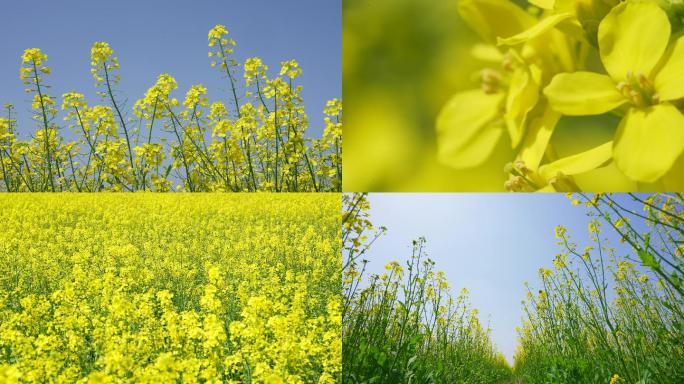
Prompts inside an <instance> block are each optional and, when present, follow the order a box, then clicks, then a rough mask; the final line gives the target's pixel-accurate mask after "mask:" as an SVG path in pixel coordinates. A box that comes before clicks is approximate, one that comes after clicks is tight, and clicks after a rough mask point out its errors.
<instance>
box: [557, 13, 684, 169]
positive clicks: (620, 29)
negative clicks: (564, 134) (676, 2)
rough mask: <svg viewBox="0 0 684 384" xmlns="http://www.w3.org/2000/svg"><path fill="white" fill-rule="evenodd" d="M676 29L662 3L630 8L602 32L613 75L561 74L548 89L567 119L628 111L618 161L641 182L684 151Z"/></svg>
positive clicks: (683, 74) (615, 151)
mask: <svg viewBox="0 0 684 384" xmlns="http://www.w3.org/2000/svg"><path fill="white" fill-rule="evenodd" d="M670 29H671V28H670V22H669V20H668V17H667V14H666V13H665V12H664V11H663V10H662V9H661V8H660V7H659V6H658V5H657V4H656V3H654V2H635V1H628V2H624V3H622V4H620V5H618V6H616V7H614V8H613V9H612V10H611V11H610V12H609V13H608V14H607V15H606V17H605V18H604V19H603V20H602V21H601V23H600V25H599V28H598V46H599V52H600V55H601V60H602V62H603V65H604V66H605V68H606V71H607V72H608V75H603V74H598V73H594V72H573V73H561V74H558V75H556V76H555V77H554V78H553V80H552V81H551V83H550V84H549V85H548V86H547V87H546V88H545V89H544V94H545V95H546V96H547V97H548V99H549V103H550V104H551V106H552V107H553V108H554V109H555V110H556V111H558V112H560V113H563V114H565V115H596V114H602V113H605V112H609V111H612V110H615V109H619V110H620V111H623V112H624V116H623V118H622V120H621V122H620V124H619V126H618V130H617V132H616V134H615V139H614V142H613V145H612V157H613V158H614V160H615V163H616V165H617V167H618V168H619V169H620V170H621V171H622V172H624V174H625V175H627V176H628V177H630V178H631V179H633V180H635V181H641V182H654V181H656V180H658V179H659V178H660V177H662V176H663V175H665V174H666V173H667V172H668V171H669V170H670V168H671V167H672V166H673V164H674V162H675V161H676V160H677V158H678V157H679V156H680V155H681V154H682V152H683V151H684V116H682V113H681V112H680V111H679V110H678V108H677V107H676V106H675V105H674V104H673V102H674V101H676V100H677V99H680V98H682V97H684V70H683V69H682V68H683V65H684V64H683V63H684V39H683V38H681V37H680V38H676V39H675V40H674V41H672V42H670Z"/></svg>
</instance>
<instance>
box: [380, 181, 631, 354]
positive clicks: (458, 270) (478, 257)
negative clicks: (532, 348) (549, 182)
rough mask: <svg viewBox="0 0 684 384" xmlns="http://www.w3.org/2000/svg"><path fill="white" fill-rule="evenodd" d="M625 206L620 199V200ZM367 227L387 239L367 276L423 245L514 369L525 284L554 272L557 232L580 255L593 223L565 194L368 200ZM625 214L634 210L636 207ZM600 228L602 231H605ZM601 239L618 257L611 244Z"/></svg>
mask: <svg viewBox="0 0 684 384" xmlns="http://www.w3.org/2000/svg"><path fill="white" fill-rule="evenodd" d="M621 198H622V196H621ZM369 199H370V203H371V211H370V213H371V220H372V222H373V223H374V224H375V225H376V226H386V227H387V228H388V232H387V234H386V235H385V236H383V237H381V238H380V239H378V240H377V241H376V243H375V244H374V245H373V247H372V248H371V250H370V252H369V254H368V257H367V258H368V259H369V260H370V263H369V271H370V272H371V273H378V272H382V269H383V266H384V265H385V264H386V263H387V262H389V261H391V260H398V261H401V262H403V261H405V260H406V259H408V258H409V256H410V254H411V253H410V250H411V240H412V239H415V238H417V237H419V236H425V237H426V239H427V252H428V256H429V257H430V258H432V259H433V260H434V261H435V262H436V269H438V270H443V271H445V273H446V276H447V279H448V281H449V283H450V285H451V288H452V292H454V293H458V291H460V289H461V288H463V287H467V288H468V289H469V291H470V298H471V301H472V304H473V306H474V307H475V308H478V309H479V310H480V318H481V320H482V321H483V322H484V323H486V322H488V321H489V324H490V326H491V328H492V339H493V340H494V342H495V343H496V345H497V347H498V349H499V350H500V351H502V352H503V353H504V354H505V355H506V357H507V358H508V359H509V361H510V362H512V361H513V360H512V356H513V353H514V352H515V347H516V344H517V333H516V331H515V327H516V326H518V325H519V324H520V319H521V316H522V306H521V301H522V300H523V299H524V298H525V292H526V291H525V288H524V285H523V284H524V282H525V281H528V282H530V285H531V287H533V288H534V287H535V286H537V284H538V282H539V280H538V278H537V271H538V270H539V268H540V267H542V266H544V267H551V266H552V265H553V258H554V256H555V255H556V254H558V253H559V252H560V251H561V248H560V247H559V246H558V245H557V244H556V243H557V239H556V237H555V235H554V228H555V227H556V225H559V224H562V225H564V226H565V227H567V229H568V234H570V235H571V236H572V237H573V240H574V241H575V242H577V243H578V244H579V246H580V247H584V245H587V244H588V243H587V242H586V241H587V238H588V236H587V226H588V223H589V221H590V220H591V218H589V217H587V216H586V213H587V212H588V209H587V208H585V207H584V206H582V205H579V206H573V205H571V204H570V201H569V200H568V199H567V198H566V196H565V194H501V193H499V194H496V193H492V194H486V193H485V194H482V193H480V194H464V193H461V194H446V193H443V194H429V193H421V194H409V193H397V194H370V197H369ZM627 206H630V207H634V204H628V205H627ZM604 227H605V226H604ZM609 233H610V231H609V230H608V229H607V228H606V229H605V230H604V234H606V236H607V237H608V238H609V240H611V244H612V245H613V246H615V248H616V249H617V252H616V254H617V255H619V256H623V255H625V254H626V252H627V250H626V248H625V247H624V246H621V245H620V244H618V241H617V239H616V238H615V236H611V235H609Z"/></svg>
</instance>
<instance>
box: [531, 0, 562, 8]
mask: <svg viewBox="0 0 684 384" xmlns="http://www.w3.org/2000/svg"><path fill="white" fill-rule="evenodd" d="M529 2H530V4H532V5H536V6H537V7H539V8H541V9H553V7H554V6H555V5H556V0H529Z"/></svg>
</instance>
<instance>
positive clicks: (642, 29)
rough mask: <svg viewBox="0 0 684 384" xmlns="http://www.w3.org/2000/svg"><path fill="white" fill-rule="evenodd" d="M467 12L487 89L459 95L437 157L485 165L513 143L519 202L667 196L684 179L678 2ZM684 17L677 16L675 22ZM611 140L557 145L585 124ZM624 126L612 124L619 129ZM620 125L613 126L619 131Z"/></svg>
mask: <svg viewBox="0 0 684 384" xmlns="http://www.w3.org/2000/svg"><path fill="white" fill-rule="evenodd" d="M529 3H530V4H529V7H528V8H527V9H523V8H521V7H519V6H518V5H516V4H515V2H513V1H491V0H460V2H459V10H460V12H461V15H462V17H463V19H464V20H465V21H466V23H468V24H469V25H470V26H471V27H472V28H473V29H474V30H475V31H476V32H478V34H479V35H480V36H481V37H482V38H483V40H484V41H485V42H486V44H478V45H477V46H476V47H475V48H474V49H473V54H474V55H475V57H476V58H477V59H479V60H481V61H483V62H485V63H488V65H487V67H486V68H484V69H483V70H482V71H481V72H480V74H479V77H478V78H479V82H480V87H479V88H478V89H473V90H470V91H465V92H460V93H457V94H456V95H454V96H453V97H452V98H451V99H450V100H449V101H448V102H447V104H446V105H445V106H444V107H443V109H442V111H441V113H440V115H439V116H438V119H437V135H438V155H439V158H440V159H441V161H442V162H443V163H445V164H447V165H449V166H452V167H455V168H468V167H475V166H478V165H481V164H483V163H484V162H485V161H486V160H487V159H488V158H489V157H490V155H491V154H492V153H493V152H494V151H495V149H496V148H497V145H500V144H501V143H502V142H507V143H508V145H510V146H511V147H512V148H513V149H514V150H515V152H516V157H515V158H513V159H511V162H510V163H509V164H507V165H506V166H505V167H504V171H505V173H506V174H507V176H508V179H507V180H506V182H505V188H506V189H507V190H509V191H580V190H601V191H603V190H629V191H635V190H660V189H672V188H674V187H676V185H678V184H677V183H680V181H679V176H680V175H681V173H682V171H684V156H682V154H683V153H684V115H682V107H683V105H684V104H682V100H683V99H684V91H683V90H684V82H683V80H682V79H684V69H683V68H684V66H682V63H684V38H682V37H681V36H680V33H678V30H679V28H681V14H679V13H681V11H682V10H681V9H680V8H681V7H676V6H674V5H673V4H670V3H674V2H671V1H669V0H664V1H660V2H656V1H642V0H626V1H620V0H581V1H580V0H529ZM677 12H679V13H677ZM598 115H605V116H606V118H604V119H601V120H597V121H599V124H603V125H609V126H608V127H607V128H609V129H612V131H613V132H614V134H613V138H612V140H609V141H606V142H603V143H600V144H598V145H595V144H589V146H588V145H587V143H585V142H582V139H579V138H578V139H576V140H577V142H576V143H573V144H574V145H573V148H584V149H579V150H576V151H575V152H574V153H563V154H562V155H559V152H558V151H557V150H556V146H554V141H553V140H552V136H553V134H554V132H555V131H556V129H557V127H559V126H563V125H564V124H568V123H569V122H571V121H573V120H572V119H573V118H576V116H598ZM612 116H614V117H612ZM613 121H614V123H612V122H613Z"/></svg>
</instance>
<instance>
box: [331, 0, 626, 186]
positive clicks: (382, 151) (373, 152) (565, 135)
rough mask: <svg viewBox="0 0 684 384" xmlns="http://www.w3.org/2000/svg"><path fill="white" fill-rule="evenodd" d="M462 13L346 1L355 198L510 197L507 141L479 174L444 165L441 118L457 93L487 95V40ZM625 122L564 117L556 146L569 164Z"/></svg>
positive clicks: (350, 172) (428, 5) (438, 5)
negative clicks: (439, 151)
mask: <svg viewBox="0 0 684 384" xmlns="http://www.w3.org/2000/svg"><path fill="white" fill-rule="evenodd" d="M502 1H503V0H502ZM518 3H519V4H523V5H524V4H525V2H524V1H520V2H518ZM457 6H458V1H457V0H344V1H343V5H342V15H343V31H342V73H343V94H344V98H345V133H344V135H345V136H344V146H345V148H344V151H345V154H344V190H345V191H416V192H420V191H496V192H499V191H504V188H503V183H504V181H505V178H506V175H505V174H504V172H503V167H504V165H505V164H506V163H507V162H510V161H512V160H513V159H514V152H513V150H512V149H511V148H510V145H509V143H507V142H505V141H504V142H502V143H501V144H500V145H499V146H498V147H497V148H496V150H495V155H494V156H493V157H492V158H490V159H489V160H488V161H487V162H486V163H485V164H483V165H482V166H480V167H477V168H473V169H468V170H454V169H452V168H449V167H448V166H445V165H442V164H440V163H439V162H438V161H437V158H436V146H435V119H436V117H437V114H438V113H439V111H440V109H441V108H442V105H444V103H445V102H446V101H447V100H448V99H449V98H450V97H451V96H452V95H453V94H454V93H456V92H459V91H464V90H468V89H473V88H477V87H479V83H478V81H477V74H478V72H479V70H480V69H482V68H483V64H484V63H482V62H478V61H477V60H476V59H474V58H473V57H472V56H471V54H470V52H471V50H472V47H473V45H474V44H476V43H478V42H481V40H480V39H479V37H478V36H477V35H476V34H475V33H474V32H473V31H471V30H470V29H469V28H468V26H467V25H466V23H465V22H464V21H463V20H462V19H461V18H460V16H459V14H458V11H457ZM617 121H618V120H617V118H615V117H612V116H602V117H599V118H596V117H591V118H565V117H564V118H563V119H562V120H561V122H560V124H559V127H558V128H557V129H556V132H555V133H554V136H553V137H552V143H553V145H554V147H555V148H556V151H557V153H558V155H559V156H565V155H569V154H573V153H577V152H579V151H582V150H585V149H589V148H591V147H593V146H595V145H598V144H601V143H604V142H606V141H608V140H610V139H611V138H612V136H613V133H614V130H615V128H616V125H617ZM600 176H601V175H600V174H596V175H593V176H592V177H600Z"/></svg>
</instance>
